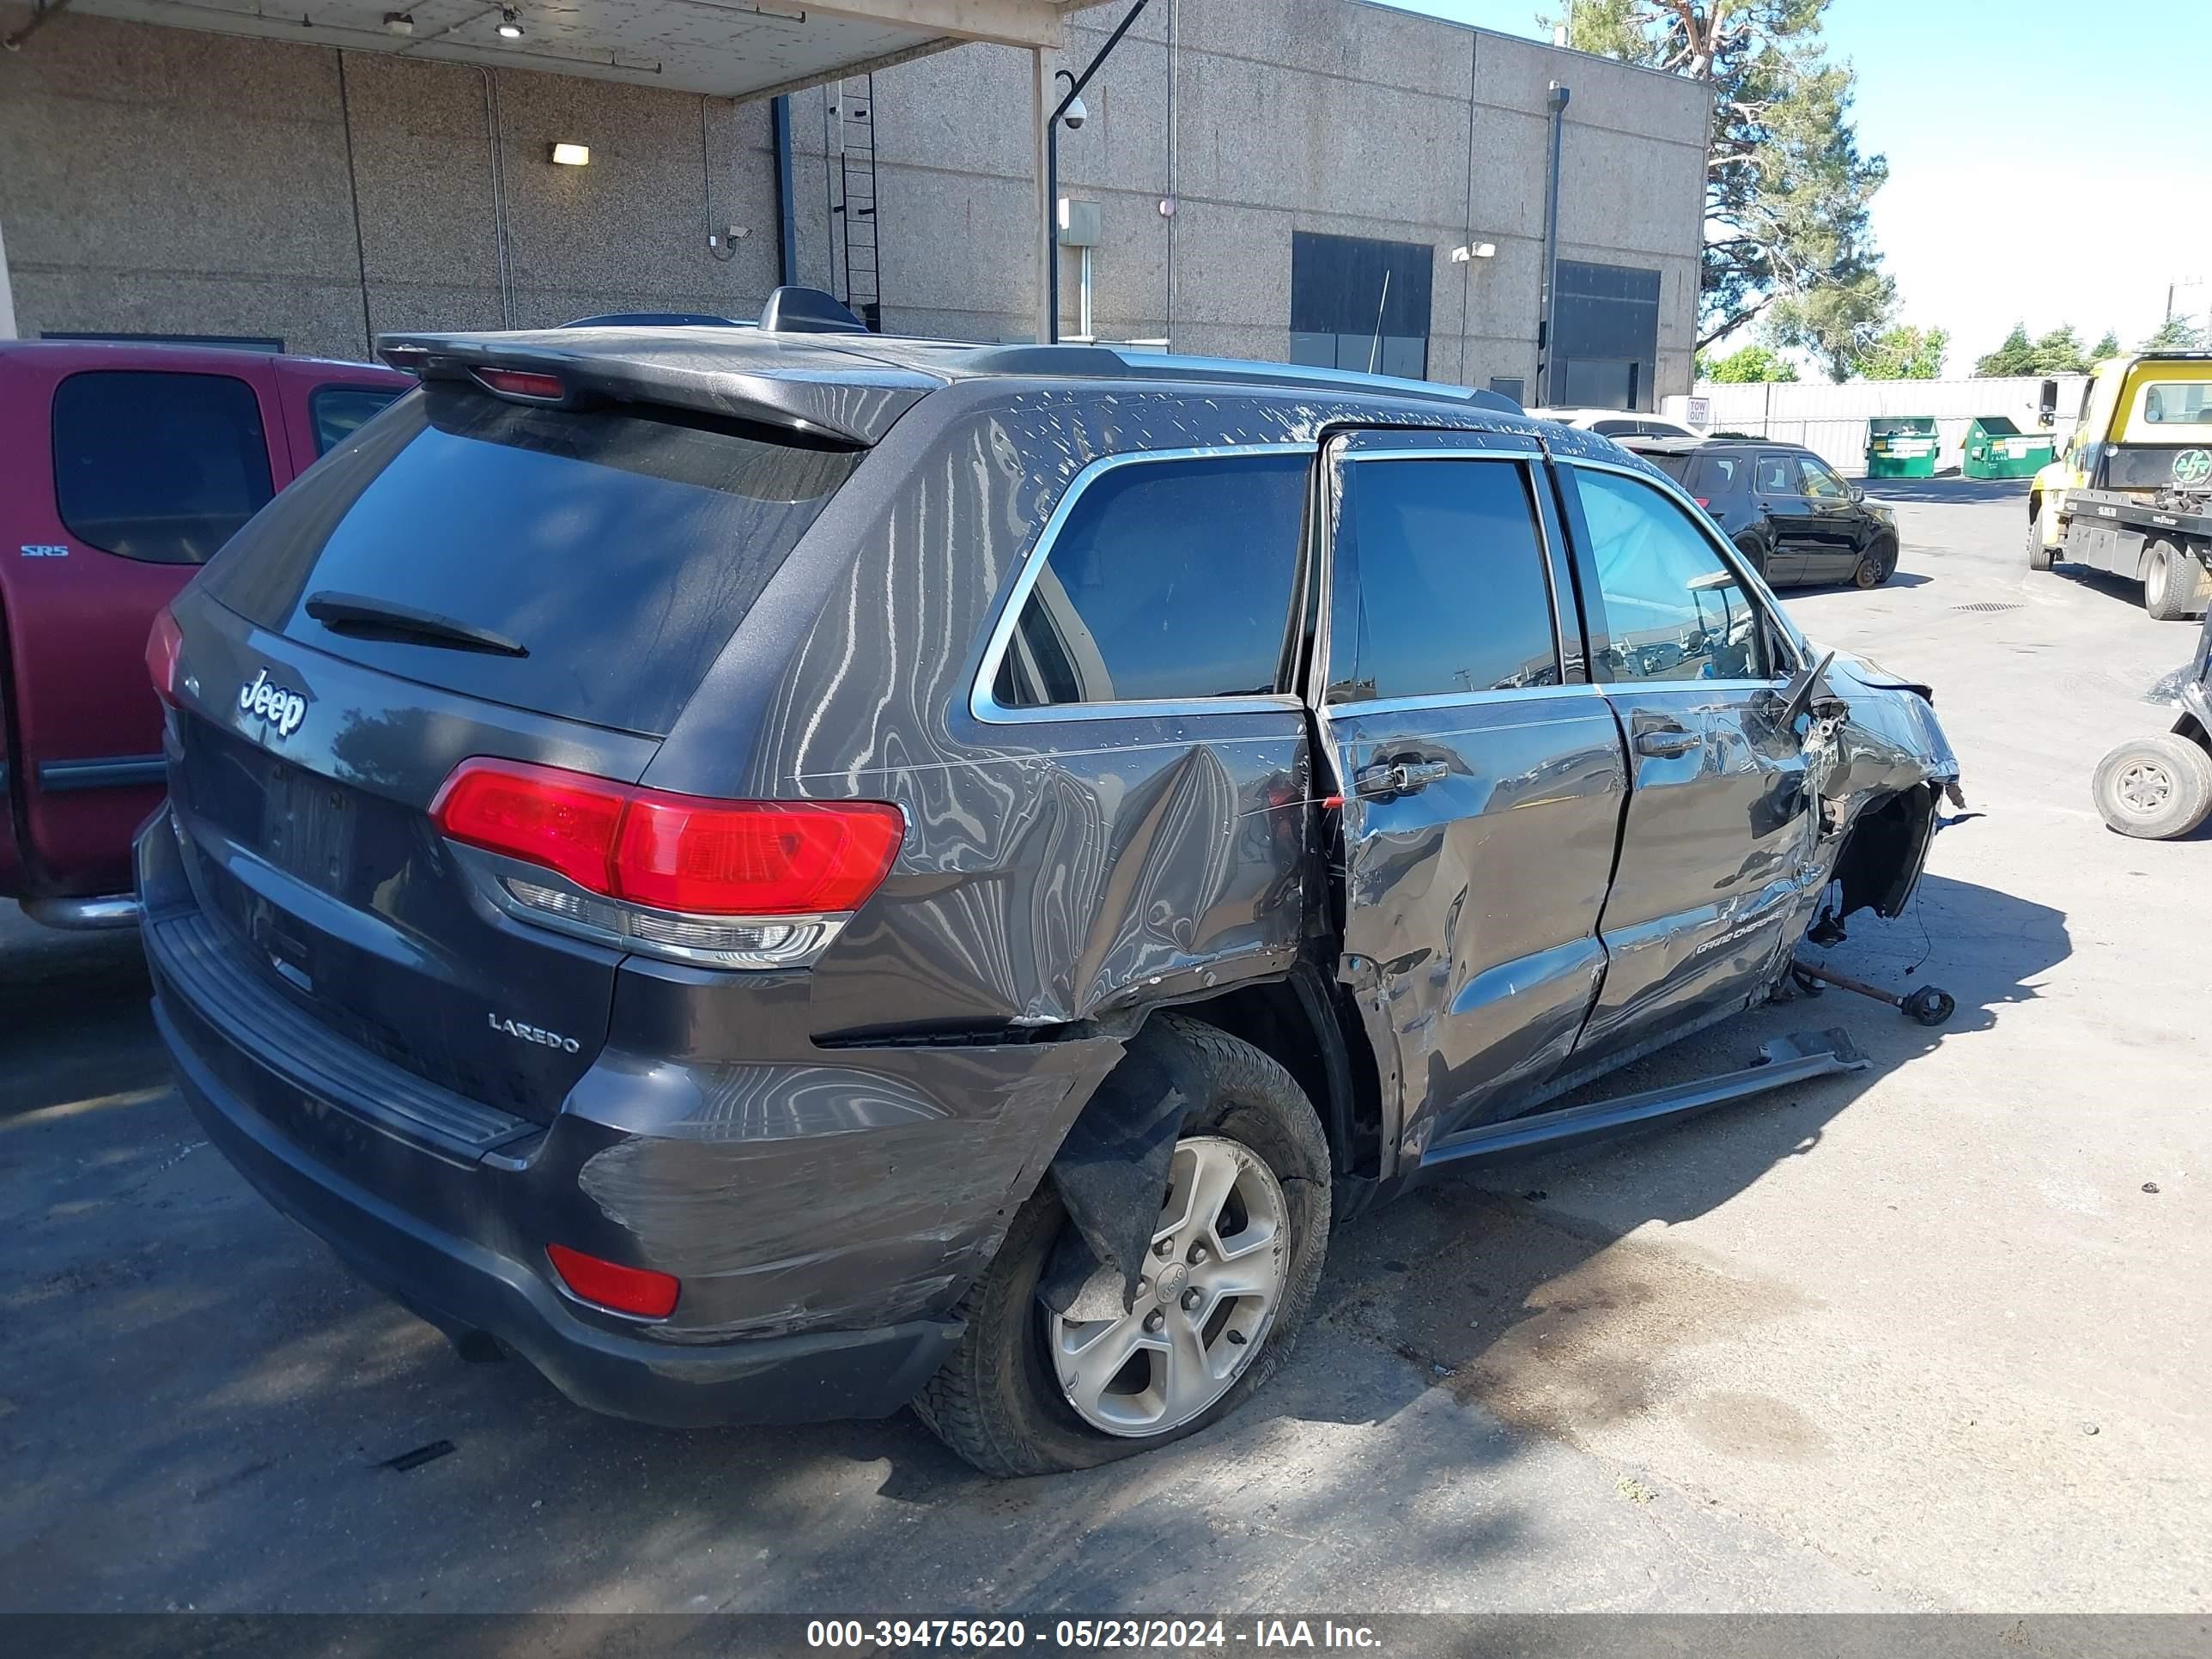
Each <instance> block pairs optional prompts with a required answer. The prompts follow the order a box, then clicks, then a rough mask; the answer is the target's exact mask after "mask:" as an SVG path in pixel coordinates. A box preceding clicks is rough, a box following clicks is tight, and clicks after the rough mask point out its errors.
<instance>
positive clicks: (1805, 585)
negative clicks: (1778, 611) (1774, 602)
mask: <svg viewBox="0 0 2212 1659" xmlns="http://www.w3.org/2000/svg"><path fill="white" fill-rule="evenodd" d="M1933 580H1935V578H1934V577H1932V576H1923V575H1922V574H1920V573H1919V572H1918V571H1917V570H1893V571H1892V572H1890V575H1889V580H1887V581H1886V582H1884V583H1883V584H1882V585H1881V586H1883V587H1925V586H1928V584H1929V582H1931V581H1933ZM1857 586H1858V585H1857V583H1856V582H1851V581H1834V582H1792V583H1791V584H1790V586H1787V587H1785V588H1783V589H1782V590H1781V594H1782V597H1783V598H1784V599H1797V598H1800V597H1801V596H1802V595H1805V594H1808V593H1845V592H1852V591H1854V590H1855V589H1856V588H1857ZM1866 591H1868V592H1880V591H1881V589H1880V588H1869V589H1868V590H1866Z"/></svg>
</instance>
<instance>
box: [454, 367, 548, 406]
mask: <svg viewBox="0 0 2212 1659" xmlns="http://www.w3.org/2000/svg"><path fill="white" fill-rule="evenodd" d="M476 375H477V380H481V381H483V383H484V384H485V385H486V386H489V387H490V388H491V389H492V390H493V391H494V392H501V393H503V394H504V395H506V396H507V397H509V398H544V399H546V400H547V401H548V402H551V403H559V402H560V401H561V399H562V398H564V397H566V396H567V395H568V388H567V387H566V386H562V384H561V382H560V380H559V378H558V377H557V376H555V375H551V374H531V373H530V372H529V371H528V370H526V369H520V368H480V369H478V370H477V372H476Z"/></svg>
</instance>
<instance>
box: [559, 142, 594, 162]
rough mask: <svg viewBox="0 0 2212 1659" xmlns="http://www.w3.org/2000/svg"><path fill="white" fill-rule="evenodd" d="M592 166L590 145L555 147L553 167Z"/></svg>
mask: <svg viewBox="0 0 2212 1659" xmlns="http://www.w3.org/2000/svg"><path fill="white" fill-rule="evenodd" d="M591 164H592V147H591V146H590V145H589V144H556V145H554V146H553V165H554V166H555V167H589V166H591Z"/></svg>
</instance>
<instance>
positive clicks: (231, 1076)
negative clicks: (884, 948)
mask: <svg viewBox="0 0 2212 1659" xmlns="http://www.w3.org/2000/svg"><path fill="white" fill-rule="evenodd" d="M189 856H190V855H189V854H187V853H186V850H185V847H184V846H183V844H182V842H181V840H180V837H179V835H178V834H177V832H176V830H175V829H174V827H173V823H172V821H171V818H170V816H169V815H168V814H167V813H166V812H165V813H162V814H160V815H157V817H155V819H154V820H152V822H151V823H149V825H148V826H147V829H145V831H144V832H143V834H142V835H141V836H140V839H139V842H138V860H139V874H140V883H141V894H142V898H143V906H144V923H143V938H144V940H145V945H146V956H147V962H148V965H149V969H150V970H151V973H152V977H153V981H154V988H155V1004H154V1012H155V1021H156V1024H157V1025H158V1027H159V1029H160V1030H161V1036H162V1038H163V1040H164V1042H166V1043H167V1047H168V1049H169V1052H170V1055H171V1058H172V1060H173V1064H174V1066H175V1069H176V1072H177V1075H178V1079H179V1085H180V1088H181V1090H182V1092H183V1094H184V1096H185V1100H186V1102H187V1103H188V1104H189V1105H190V1106H191V1110H192V1111H193V1113H194V1115H196V1116H197V1118H198V1119H199V1121H200V1122H201V1123H202V1125H203V1126H204V1127H205V1130H206V1132H207V1135H208V1138H209V1139H210V1140H211V1141H212V1142H213V1143H214V1144H215V1145H216V1147H218V1148H219V1149H220V1150H221V1151H222V1153H223V1154H224V1155H225V1156H226V1157H227V1158H228V1159H229V1160H230V1161H231V1162H232V1163H233V1164H235V1165H236V1166H237V1168H238V1169H239V1170H240V1172H241V1173H243V1174H244V1175H245V1176H246V1178H247V1179H248V1180H249V1181H250V1182H252V1184H253V1185H254V1187H256V1188H258V1190H259V1191H260V1192H261V1193H262V1194H263V1195H264V1197H266V1198H267V1199H268V1200H269V1201H270V1203H271V1204H272V1205H274V1206H276V1208H277V1209H278V1210H280V1211H281V1212H283V1213H284V1214H286V1215H288V1216H290V1217H291V1218H293V1219H295V1220H296V1221H298V1222H300V1223H301V1225H304V1226H306V1227H307V1229H308V1230H309V1231H312V1232H313V1233H315V1234H317V1235H318V1236H319V1237H321V1238H323V1239H325V1241H327V1242H328V1243H330V1244H331V1246H332V1247H333V1248H334V1249H336V1250H337V1253H338V1255H340V1256H341V1257H342V1258H343V1259H344V1260H345V1261H347V1262H348V1263H349V1264H350V1265H351V1266H352V1267H354V1268H355V1270H356V1272H358V1273H360V1274H361V1276H362V1277H363V1278H364V1279H368V1280H369V1281H370V1282H371V1283H373V1284H374V1285H377V1286H378V1287H379V1288H380V1289H382V1290H383V1291H386V1293H387V1294H389V1295H391V1296H392V1297H394V1298H395V1299H396V1300H398V1302H400V1303H401V1304H404V1305H405V1306H406V1307H408V1308H409V1309H410V1310H413V1311H414V1312H416V1313H417V1314H419V1315H420V1316H422V1317H423V1318H425V1319H427V1320H428V1321H430V1322H432V1323H434V1324H435V1325H437V1326H439V1327H440V1328H442V1329H444V1330H446V1331H447V1332H448V1333H449V1334H453V1336H455V1337H456V1338H462V1337H466V1336H468V1335H469V1334H472V1333H478V1332H481V1333H484V1334H488V1335H489V1336H491V1337H494V1338H496V1339H497V1340H499V1341H500V1342H501V1344H503V1345H504V1346H506V1347H507V1348H508V1349H510V1350H512V1351H513V1352H516V1353H518V1354H520V1355H521V1356H522V1357H524V1358H527V1359H528V1360H530V1361H531V1362H532V1364H534V1365H536V1366H537V1368H538V1370H541V1371H543V1372H544V1374H545V1376H547V1377H548V1378H550V1380H551V1381H552V1382H553V1383H555V1384H556V1386H558V1387H559V1388H560V1389H562V1391H563V1392H564V1393H566V1394H567V1395H569V1396H570V1397H571V1398H572V1399H574V1400H575V1401H578V1402H579V1403H580V1404H582V1405H585V1406H587V1407H592V1408H593V1409H595V1410H599V1411H604V1412H607V1413H612V1414H615V1415H617V1416H623V1417H629V1418H635V1419H640V1420H642V1421H647V1422H652V1423H659V1424H665V1425H671V1426H690V1425H708V1424H735V1423H774V1422H802V1421H818V1420H824V1419H835V1418H843V1417H880V1416H884V1415H887V1414H889V1413H891V1412H894V1411H896V1410H897V1409H898V1408H899V1407H901V1406H902V1405H904V1404H905V1403H906V1402H907V1401H908V1400H910V1399H911V1398H912V1397H913V1396H914V1395H915V1393H917V1392H918V1391H919V1390H920V1389H921V1386H922V1385H923V1383H926V1382H927V1380H928V1378H929V1376H931V1374H932V1373H933V1371H934V1370H935V1369H936V1368H937V1366H938V1365H939V1364H940V1363H941V1362H942V1360H943V1359H944V1358H945V1355H946V1354H947V1353H948V1352H950V1350H951V1346H952V1345H953V1344H954V1343H955V1342H957V1340H958V1338H959V1336H960V1333H961V1330H962V1326H961V1325H960V1322H958V1320H957V1318H955V1317H953V1316H952V1315H951V1310H952V1309H953V1308H954V1307H955V1306H956V1305H957V1303H958V1301H959V1298H960V1297H961V1295H962V1293H963V1291H964V1290H965V1289H966V1286H967V1285H968V1283H969V1280H970V1279H971V1278H972V1277H973V1275H974V1273H976V1272H978V1271H980V1270H981V1267H982V1266H983V1265H984V1264H985V1263H986V1262H987V1261H988V1260H989V1257H990V1255H991V1254H992V1253H993V1251H994V1250H995V1249H996V1246H997V1243H998V1241H999V1239H1000V1237H1003V1235H1004V1231H1005V1226H1006V1220H1007V1218H1010V1217H1011V1216H1012V1212H1013V1210H1014V1208H1015V1206H1017V1205H1018V1202H1019V1200H1021V1198H1023V1197H1024V1196H1026V1194H1027V1192H1028V1189H1029V1187H1030V1185H1033V1184H1034V1182H1035V1180H1036V1175H1037V1173H1038V1172H1039V1171H1041V1170H1042V1167H1043V1164H1044V1162H1045V1161H1048V1158H1049V1156H1050V1152H1049V1149H1050V1146H1053V1145H1055V1144H1057V1135H1058V1133H1059V1132H1060V1130H1061V1129H1064V1127H1065V1117H1066V1115H1070V1114H1072V1113H1073V1110H1074V1109H1075V1108H1076V1107H1077V1106H1078V1105H1079V1103H1080V1100H1081V1099H1082V1097H1083V1096H1084V1094H1085V1093H1087V1089H1088V1085H1089V1084H1090V1083H1091V1082H1093V1081H1095V1076H1096V1074H1097V1073H1101V1072H1103V1068H1104V1067H1105V1066H1107V1065H1108V1064H1109V1063H1110V1059H1111V1053H1112V1051H1113V1047H1112V1045H1110V1044H1107V1043H1104V1042H1094V1043H1086V1044H1057V1045H1055V1044H1039V1045H1034V1046H1028V1047H1016V1046H1012V1045H1008V1046H1006V1047H1004V1048H992V1049H986V1050H981V1051H961V1050H957V1049H956V1050H944V1051H899V1052H896V1053H886V1054H875V1053H873V1051H870V1054H867V1055H862V1056H860V1059H859V1061H858V1062H856V1063H855V1064H853V1065H850V1066H848V1064H847V1063H846V1061H845V1058H844V1056H842V1055H839V1056H838V1057H837V1058H836V1060H831V1059H829V1057H828V1056H827V1055H826V1054H825V1055H823V1056H821V1057H817V1058H816V1059H815V1060H812V1061H811V1062H809V1063H807V1064H805V1065H793V1064H788V1063H784V1064H775V1065H770V1064H754V1065H750V1066H744V1067H740V1068H737V1074H738V1085H741V1088H740V1086H738V1085H732V1083H731V1081H730V1079H729V1078H728V1077H727V1076H726V1073H728V1072H729V1071H730V1070H731V1069H732V1068H731V1067H730V1066H727V1065H726V1064H725V1063H718V1065H717V1066H709V1065H706V1064H703V1063H701V1062H686V1061H683V1060H677V1059H674V1058H672V1057H671V1058H669V1059H665V1060H647V1059H644V1058H642V1057H641V1056H640V1055H638V1054H632V1053H629V1052H626V1051H621V1052H618V1051H617V1050H615V1049H614V1048H609V1049H608V1050H606V1051H605V1052H604V1053H603V1054H602V1055H601V1057H600V1060H599V1063H598V1064H597V1065H595V1066H594V1067H593V1068H592V1071H590V1072H588V1073H586V1076H585V1079H584V1081H583V1083H581V1084H580V1085H578V1087H577V1088H576V1089H575V1090H574V1091H573V1092H572V1094H571V1096H570V1097H569V1099H568V1101H567V1102H566V1103H563V1104H562V1107H561V1109H558V1110H556V1111H553V1112H551V1113H550V1115H549V1114H541V1115H540V1117H539V1120H538V1121H532V1120H531V1119H529V1118H525V1117H520V1116H516V1115H512V1114H510V1113H507V1112H504V1111H501V1110H499V1109H495V1108H492V1107H490V1106H488V1105H485V1104H483V1103H481V1102H479V1101H477V1100H475V1099H472V1098H468V1097H463V1096H460V1095H458V1094H454V1093H451V1092H448V1091H445V1090H443V1089H441V1088H439V1087H438V1086H436V1085H433V1084H430V1083H428V1082H427V1081H426V1080H425V1079H422V1078H421V1077H419V1076H417V1075H416V1074H415V1073H411V1072H408V1071H405V1070H404V1069H402V1068H401V1067H399V1066H397V1065H396V1064H393V1063H392V1062H390V1061H387V1060H382V1059H380V1058H379V1057H377V1056H375V1055H374V1054H370V1053H368V1051H367V1050H366V1049H363V1048H358V1047H356V1046H355V1045H353V1044H351V1043H349V1042H346V1041H345V1040H344V1039H343V1038H342V1037H340V1036H338V1035H337V1033H335V1032H334V1031H332V1030H330V1029H329V1028H328V1027H327V1026H325V1025H324V1024H321V1023H320V1022H319V1020H317V1019H316V1018H315V1017H314V1014H313V1010H312V1007H311V1006H303V1004H302V1003H301V1001H300V1000H298V999H296V998H295V997H293V996H291V995H290V994H289V990H288V987H287V986H286V985H285V984H283V982H281V981H280V978H279V976H278V975H276V974H275V973H273V972H271V971H270V969H268V968H266V967H265V966H264V965H263V964H262V963H261V962H260V960H259V957H258V952H257V951H255V950H254V949H253V948H252V946H250V945H246V943H245V941H244V939H242V938H241V937H240V936H238V935H237V934H236V933H234V931H233V930H232V929H231V928H230V927H229V926H228V924H227V923H222V922H219V921H216V919H215V917H214V916H213V915H211V914H210V913H209V912H207V911H205V910H204V909H203V908H202V907H201V905H200V903H199V902H198V898H197V894H196V891H195V887H194V884H193V882H192V880H191V876H190V872H189V871H188V869H187V867H186V866H187V860H188V857H189ZM655 1052H658V1053H661V1054H668V1053H670V1050H669V1049H668V1048H659V1049H656V1050H655ZM866 1066H874V1067H875V1068H877V1069H875V1070H872V1071H871V1070H868V1069H866ZM893 1066H900V1067H903V1068H905V1069H904V1070H903V1071H902V1073H899V1074H898V1075H897V1076H896V1077H894V1076H893V1075H892V1074H891V1073H890V1069H889V1068H890V1067H893ZM718 1067H719V1068H718ZM708 1091H714V1093H713V1094H711V1095H709V1093H708ZM687 1101H688V1102H689V1103H690V1104H689V1107H688V1112H689V1115H687V1108H686V1106H685V1102H687ZM726 1101H727V1102H734V1103H736V1104H735V1106H732V1107H731V1108H729V1109H721V1107H720V1103H722V1102H726ZM738 1108H743V1110H739V1109H738ZM549 1242H558V1243H566V1244H570V1245H573V1246H574V1247H575V1248H577V1249H582V1250H586V1251H588V1252H590V1253H592V1254H593V1255H599V1256H602V1257H604V1258H605V1259H608V1260H611V1261H619V1262H625V1263H630V1264H634V1265H637V1266H641V1267H656V1268H659V1269H661V1270H664V1271H666V1272H670V1273H674V1274H676V1275H677V1277H678V1279H680V1280H681V1282H682V1285H683V1290H682V1293H681V1296H680V1297H679V1300H678V1306H677V1310H676V1312H675V1313H674V1315H673V1316H671V1317H670V1318H668V1319H666V1320H665V1321H659V1322H652V1321H641V1320H635V1319H631V1318H629V1317H626V1316H623V1315H620V1314H617V1313H614V1312H612V1311H611V1310H606V1309H603V1308H599V1307H596V1306H593V1305H592V1304H586V1303H582V1302H580V1301H578V1300H576V1299H575V1298H574V1297H572V1296H570V1295H569V1294H568V1291H567V1289H566V1287H565V1286H563V1285H562V1284H561V1283H560V1282H559V1280H558V1279H557V1278H556V1276H555V1275H554V1274H553V1273H552V1272H551V1269H550V1264H549V1262H548V1261H547V1259H546V1255H545V1246H546V1244H547V1243H549Z"/></svg>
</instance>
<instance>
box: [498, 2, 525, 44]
mask: <svg viewBox="0 0 2212 1659" xmlns="http://www.w3.org/2000/svg"><path fill="white" fill-rule="evenodd" d="M499 38H500V39H501V40H520V39H522V20H521V19H520V17H518V16H516V15H515V13H514V8H513V6H501V8H500V9H499Z"/></svg>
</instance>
